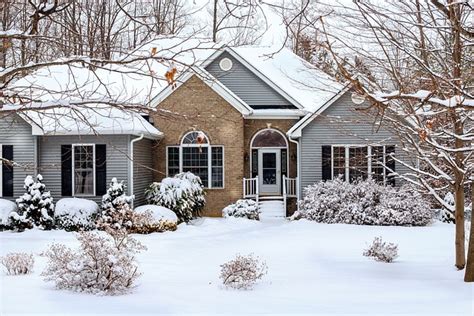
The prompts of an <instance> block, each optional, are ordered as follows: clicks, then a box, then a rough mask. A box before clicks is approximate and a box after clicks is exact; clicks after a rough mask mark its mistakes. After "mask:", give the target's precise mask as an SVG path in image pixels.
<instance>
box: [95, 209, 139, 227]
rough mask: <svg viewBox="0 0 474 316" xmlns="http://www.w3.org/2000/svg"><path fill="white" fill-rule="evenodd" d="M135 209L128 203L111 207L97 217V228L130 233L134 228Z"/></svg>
mask: <svg viewBox="0 0 474 316" xmlns="http://www.w3.org/2000/svg"><path fill="white" fill-rule="evenodd" d="M134 215H135V214H134V212H133V209H132V208H131V207H130V205H129V204H128V203H123V204H117V205H115V206H112V205H110V207H109V208H108V209H105V210H102V211H101V212H100V216H98V217H97V220H96V226H97V228H99V229H102V230H108V229H113V230H120V229H126V230H127V231H130V230H131V229H132V226H133V217H134Z"/></svg>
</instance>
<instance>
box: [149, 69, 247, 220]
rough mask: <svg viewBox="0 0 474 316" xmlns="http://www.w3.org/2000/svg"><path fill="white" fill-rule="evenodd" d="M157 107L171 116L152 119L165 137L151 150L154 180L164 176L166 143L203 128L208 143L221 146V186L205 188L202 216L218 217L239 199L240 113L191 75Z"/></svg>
mask: <svg viewBox="0 0 474 316" xmlns="http://www.w3.org/2000/svg"><path fill="white" fill-rule="evenodd" d="M159 108H160V109H163V110H169V111H171V112H173V113H174V114H173V115H170V116H168V115H160V114H156V115H155V116H154V117H153V119H154V123H155V125H156V126H158V128H159V129H160V131H162V132H163V133H164V138H163V139H162V140H161V141H160V143H159V144H158V145H157V146H156V148H155V150H154V158H155V159H154V167H155V169H156V170H158V172H155V181H160V180H161V179H162V178H164V177H165V176H166V146H170V145H179V144H180V141H181V138H182V136H183V135H184V134H186V133H187V132H189V131H192V130H200V131H203V132H204V133H205V134H206V135H207V136H208V137H209V140H210V143H211V145H223V146H224V188H223V189H207V190H206V192H207V196H206V201H207V204H206V208H205V210H204V214H203V215H205V216H221V211H222V209H223V208H224V207H225V206H227V205H229V204H230V203H233V202H235V201H236V200H237V199H239V198H242V178H243V170H244V140H243V137H242V135H243V134H244V120H243V118H242V114H241V113H240V112H238V111H237V110H236V109H235V108H234V107H232V105H230V104H229V103H227V101H225V100H224V99H223V98H222V97H221V96H219V95H218V94H217V93H216V92H214V90H212V89H211V88H210V87H209V86H207V85H206V84H205V83H204V82H202V81H201V80H200V79H199V78H198V77H196V76H193V77H192V78H190V79H189V80H188V81H187V82H186V83H184V84H183V85H182V86H180V87H179V88H178V89H177V90H176V91H174V92H173V93H172V94H171V95H170V96H169V97H167V98H166V99H165V100H163V101H162V102H161V103H160V105H159Z"/></svg>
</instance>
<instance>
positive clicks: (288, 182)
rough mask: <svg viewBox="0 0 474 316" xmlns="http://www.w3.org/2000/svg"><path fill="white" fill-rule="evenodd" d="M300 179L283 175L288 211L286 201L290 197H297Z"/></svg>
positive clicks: (284, 198)
mask: <svg viewBox="0 0 474 316" xmlns="http://www.w3.org/2000/svg"><path fill="white" fill-rule="evenodd" d="M297 183H298V178H287V177H286V176H285V175H283V203H284V207H285V210H286V200H287V199H288V198H290V197H297V187H296V186H297Z"/></svg>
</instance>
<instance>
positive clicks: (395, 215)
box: [295, 178, 433, 226]
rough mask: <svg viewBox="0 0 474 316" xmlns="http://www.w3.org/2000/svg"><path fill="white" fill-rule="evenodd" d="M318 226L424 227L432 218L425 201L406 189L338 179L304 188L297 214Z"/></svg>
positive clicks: (404, 187) (371, 181) (368, 181)
mask: <svg viewBox="0 0 474 316" xmlns="http://www.w3.org/2000/svg"><path fill="white" fill-rule="evenodd" d="M298 216H299V217H303V218H306V219H309V220H314V221H317V222H321V223H329V224H334V223H345V224H358V225H402V226H425V225H428V224H429V223H430V222H431V221H432V218H433V211H432V210H431V207H430V205H429V203H428V202H427V200H426V199H425V198H424V197H423V196H422V195H421V194H420V193H418V192H417V191H416V190H414V189H412V188H410V187H409V186H403V187H400V188H396V187H391V186H383V185H380V184H377V183H376V182H375V181H373V180H370V179H368V180H364V181H356V182H354V183H348V182H346V181H343V180H341V179H340V178H338V179H335V180H332V181H324V182H323V181H321V182H318V183H316V184H313V185H311V186H308V187H306V188H305V194H304V199H303V200H302V201H300V214H297V215H296V216H295V218H297V217H298Z"/></svg>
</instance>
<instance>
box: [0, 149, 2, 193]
mask: <svg viewBox="0 0 474 316" xmlns="http://www.w3.org/2000/svg"><path fill="white" fill-rule="evenodd" d="M2 155H3V146H2V144H0V158H3V156H2ZM2 196H3V160H1V159H0V197H2Z"/></svg>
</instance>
